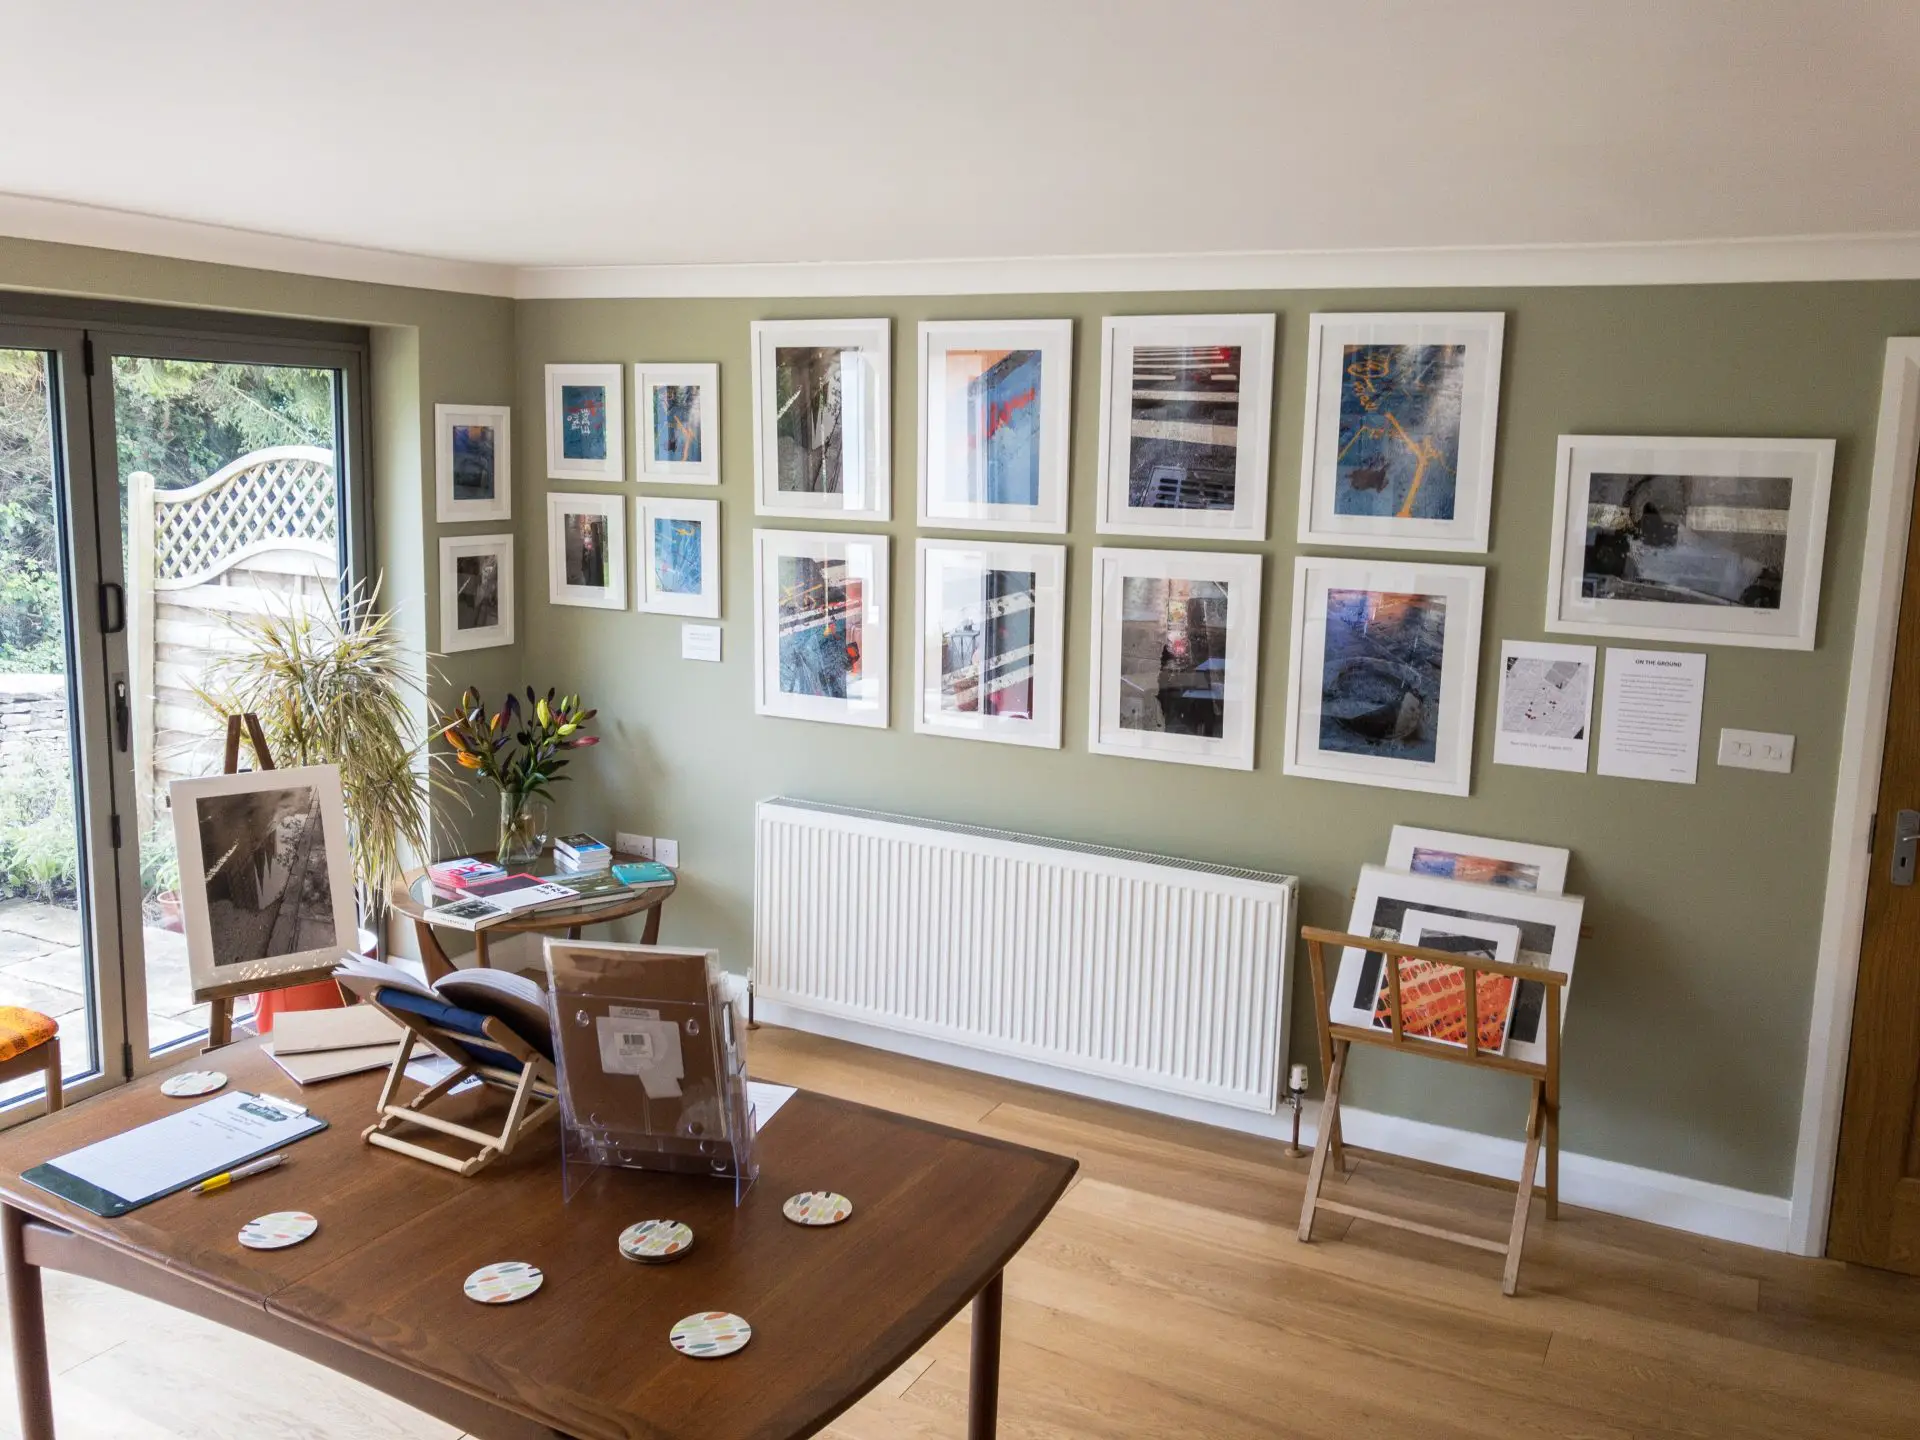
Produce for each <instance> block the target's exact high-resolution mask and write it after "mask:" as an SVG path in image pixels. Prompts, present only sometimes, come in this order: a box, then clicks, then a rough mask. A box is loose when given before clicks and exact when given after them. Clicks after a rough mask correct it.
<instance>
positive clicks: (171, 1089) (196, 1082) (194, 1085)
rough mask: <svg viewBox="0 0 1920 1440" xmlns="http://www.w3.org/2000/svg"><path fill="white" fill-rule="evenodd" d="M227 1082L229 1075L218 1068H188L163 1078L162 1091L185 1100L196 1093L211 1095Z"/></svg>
mask: <svg viewBox="0 0 1920 1440" xmlns="http://www.w3.org/2000/svg"><path fill="white" fill-rule="evenodd" d="M226 1083H227V1077H226V1076H225V1075H222V1074H221V1073H220V1072H219V1071H218V1070H188V1071H186V1072H185V1073H184V1074H180V1075H169V1076H168V1077H167V1078H166V1079H164V1080H162V1081H161V1082H160V1093H161V1094H162V1095H171V1096H172V1097H173V1098H174V1099H176V1100H185V1099H188V1098H189V1097H191V1096H194V1095H211V1094H212V1093H213V1092H214V1091H216V1090H218V1089H219V1088H220V1087H221V1086H222V1085H224V1084H226Z"/></svg>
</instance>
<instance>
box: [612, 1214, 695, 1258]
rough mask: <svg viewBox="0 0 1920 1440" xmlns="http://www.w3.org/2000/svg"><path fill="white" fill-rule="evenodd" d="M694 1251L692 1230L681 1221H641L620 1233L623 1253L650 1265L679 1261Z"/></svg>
mask: <svg viewBox="0 0 1920 1440" xmlns="http://www.w3.org/2000/svg"><path fill="white" fill-rule="evenodd" d="M692 1248H693V1227H692V1226H690V1225H683V1224H681V1222H680V1221H678V1220H642V1221H641V1222H640V1223H639V1224H638V1225H629V1226H628V1227H627V1228H626V1229H624V1230H622V1231H621V1232H620V1253H621V1254H622V1255H624V1256H626V1257H627V1259H629V1260H638V1261H640V1262H641V1263H642V1264H647V1265H664V1264H666V1263H667V1262H668V1261H670V1260H678V1259H679V1258H680V1257H681V1256H682V1255H685V1254H686V1253H687V1252H688V1251H689V1250H691V1249H692Z"/></svg>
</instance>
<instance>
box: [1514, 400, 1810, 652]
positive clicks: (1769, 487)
mask: <svg viewBox="0 0 1920 1440" xmlns="http://www.w3.org/2000/svg"><path fill="white" fill-rule="evenodd" d="M1833 448H1834V442H1833V441H1831V440H1718V439H1697V438H1673V437H1666V436H1617V435H1562V436H1561V437H1560V456H1559V468H1558V472H1557V478H1556V485H1555V489H1554V499H1553V534H1554V541H1553V551H1552V554H1551V555H1550V557H1549V561H1548V573H1547V629H1549V630H1553V631H1558V632H1561V633H1563V634H1571V635H1609V636H1615V637H1618V638H1620V639H1623V640H1674V641H1685V642H1688V643H1691V644H1695V645H1753V646H1764V647H1767V648H1771V649H1777V650H1811V649H1812V648H1813V644H1814V638H1815V635H1816V632H1817V630H1818V626H1819V619H1820V564H1821V559H1822V556H1823V554H1824V552H1825V550H1826V538H1827V502H1828V495H1829V492H1830V490H1831V489H1832V486H1833Z"/></svg>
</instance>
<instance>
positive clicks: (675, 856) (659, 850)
mask: <svg viewBox="0 0 1920 1440" xmlns="http://www.w3.org/2000/svg"><path fill="white" fill-rule="evenodd" d="M653 858H654V859H656V860H658V861H659V862H660V863H661V864H662V865H664V866H666V867H667V868H668V869H669V870H678V869H679V868H680V842H679V841H678V840H668V839H666V838H665V837H664V836H656V837H655V838H654V842H653Z"/></svg>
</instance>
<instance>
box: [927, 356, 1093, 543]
mask: <svg viewBox="0 0 1920 1440" xmlns="http://www.w3.org/2000/svg"><path fill="white" fill-rule="evenodd" d="M1072 384H1073V322H1072V321H1071V320H930V321H926V322H924V323H923V324H922V325H921V326H920V523H921V524H923V525H934V526H948V527H952V528H955V529H966V530H1028V531H1040V532H1044V533H1049V534H1056V535H1059V534H1065V533H1066V528H1067V443H1068V436H1067V431H1068V421H1069V418H1070V417H1069V414H1068V410H1069V405H1070V400H1071V396H1072Z"/></svg>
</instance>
